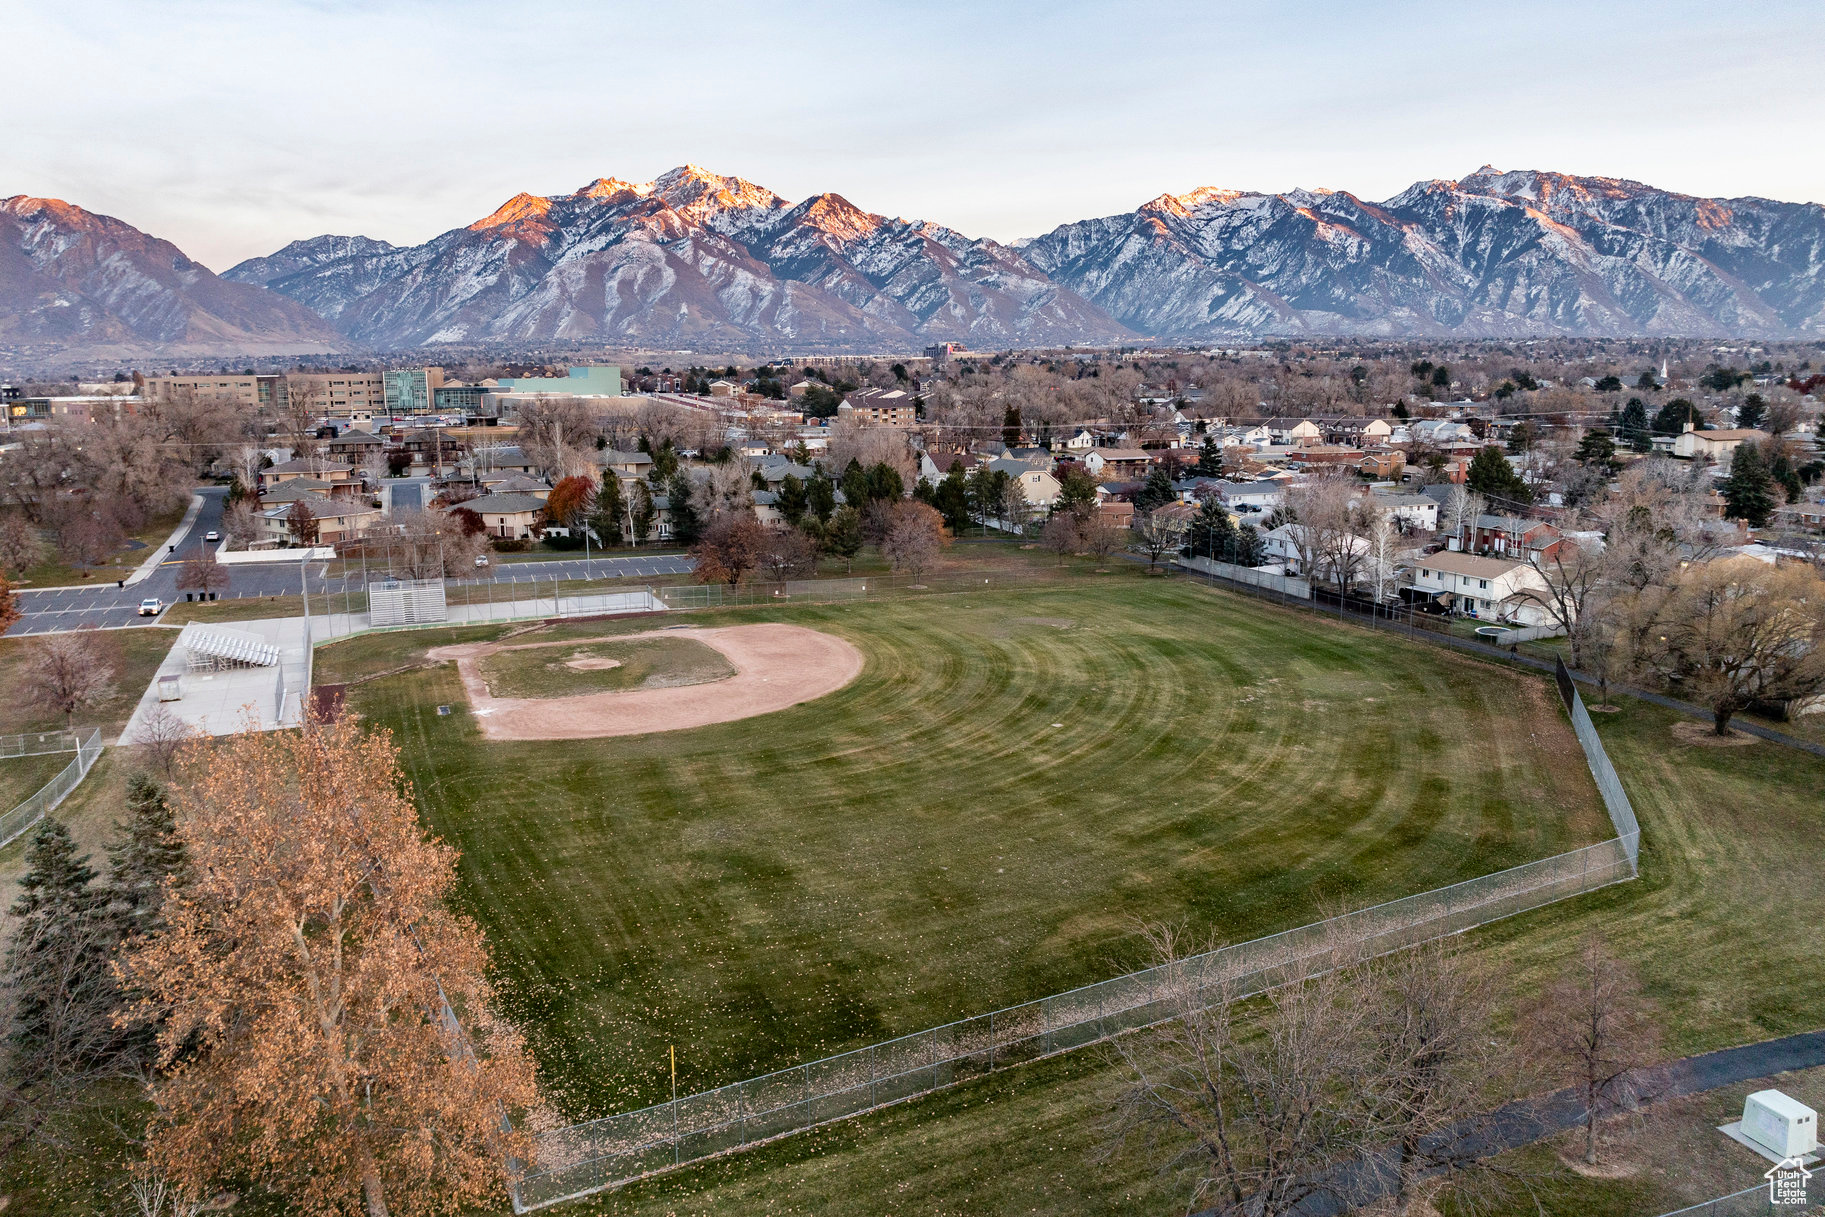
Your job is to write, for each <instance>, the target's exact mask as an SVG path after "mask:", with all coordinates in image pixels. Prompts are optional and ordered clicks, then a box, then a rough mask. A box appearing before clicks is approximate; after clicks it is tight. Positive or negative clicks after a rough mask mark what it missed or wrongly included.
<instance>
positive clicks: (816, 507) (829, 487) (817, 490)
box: [805, 469, 836, 524]
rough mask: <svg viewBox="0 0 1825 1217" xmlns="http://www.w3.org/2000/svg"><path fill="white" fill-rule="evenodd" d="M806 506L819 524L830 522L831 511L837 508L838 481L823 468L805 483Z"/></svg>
mask: <svg viewBox="0 0 1825 1217" xmlns="http://www.w3.org/2000/svg"><path fill="white" fill-rule="evenodd" d="M805 508H806V510H808V511H809V512H810V513H811V514H812V515H814V516H816V517H817V522H818V523H819V524H828V523H830V513H831V512H833V511H835V510H836V483H835V482H833V481H831V480H830V478H829V476H828V475H826V474H825V473H824V471H823V470H822V469H819V470H817V471H816V472H815V473H813V474H812V475H811V479H810V480H809V481H807V482H806V483H805Z"/></svg>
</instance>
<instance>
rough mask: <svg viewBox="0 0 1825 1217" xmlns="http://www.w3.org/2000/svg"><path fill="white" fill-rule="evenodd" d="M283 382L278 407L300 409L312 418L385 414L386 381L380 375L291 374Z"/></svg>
mask: <svg viewBox="0 0 1825 1217" xmlns="http://www.w3.org/2000/svg"><path fill="white" fill-rule="evenodd" d="M284 380H285V383H284V389H283V392H284V394H285V397H284V400H283V401H281V403H280V404H281V405H290V406H301V407H302V408H303V409H304V410H305V411H306V412H307V413H309V414H312V415H319V414H328V415H335V416H340V417H347V416H348V415H350V414H352V413H354V412H355V411H357V410H367V411H371V412H372V413H374V414H382V413H385V412H386V408H387V390H386V382H385V379H384V374H383V373H380V372H293V373H291V374H290V375H289V376H286V377H285V378H284Z"/></svg>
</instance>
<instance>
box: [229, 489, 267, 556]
mask: <svg viewBox="0 0 1825 1217" xmlns="http://www.w3.org/2000/svg"><path fill="white" fill-rule="evenodd" d="M222 532H223V534H224V535H226V536H227V537H228V539H229V540H230V541H233V542H234V543H235V544H236V545H238V546H240V547H241V548H242V549H246V548H247V547H248V546H250V545H252V544H253V543H254V542H255V541H258V540H259V539H260V538H261V537H262V536H264V535H265V530H264V529H262V528H261V527H260V515H259V512H257V511H256V510H255V509H254V505H253V504H252V503H251V502H250V501H248V500H247V499H242V500H241V501H240V502H238V503H234V504H231V505H230V506H229V508H228V509H227V510H226V511H224V512H223V513H222Z"/></svg>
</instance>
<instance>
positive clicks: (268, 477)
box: [260, 459, 355, 491]
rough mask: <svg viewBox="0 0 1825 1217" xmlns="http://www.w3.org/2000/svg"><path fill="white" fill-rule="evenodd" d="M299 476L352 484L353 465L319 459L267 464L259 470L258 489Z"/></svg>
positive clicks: (265, 488)
mask: <svg viewBox="0 0 1825 1217" xmlns="http://www.w3.org/2000/svg"><path fill="white" fill-rule="evenodd" d="M301 477H308V478H314V479H316V480H317V481H320V482H326V483H329V484H331V485H334V484H335V483H338V482H348V483H351V484H352V483H353V482H354V480H355V468H354V466H353V465H347V464H344V463H343V462H341V461H331V460H321V459H318V460H310V459H299V460H290V461H282V462H280V463H279V464H277V465H269V466H267V467H266V468H265V469H262V470H260V489H261V490H262V491H266V490H270V489H272V488H273V487H274V486H277V485H279V484H280V483H282V482H289V481H291V480H292V479H293V478H301Z"/></svg>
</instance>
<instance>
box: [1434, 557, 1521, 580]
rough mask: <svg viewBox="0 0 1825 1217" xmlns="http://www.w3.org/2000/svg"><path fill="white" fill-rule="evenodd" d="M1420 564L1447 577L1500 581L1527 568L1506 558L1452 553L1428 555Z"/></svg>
mask: <svg viewBox="0 0 1825 1217" xmlns="http://www.w3.org/2000/svg"><path fill="white" fill-rule="evenodd" d="M1419 564H1420V565H1421V566H1423V567H1425V568H1426V569H1428V570H1436V571H1443V572H1444V573H1445V574H1447V575H1467V576H1469V577H1470V578H1472V579H1500V578H1501V577H1502V576H1503V575H1507V574H1512V573H1514V572H1515V571H1517V570H1521V569H1523V568H1526V566H1527V564H1526V563H1525V562H1511V561H1509V560H1508V559H1506V558H1485V557H1481V556H1480V555H1477V554H1460V553H1451V552H1446V553H1437V554H1427V555H1426V556H1425V557H1423V558H1421V559H1419Z"/></svg>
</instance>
